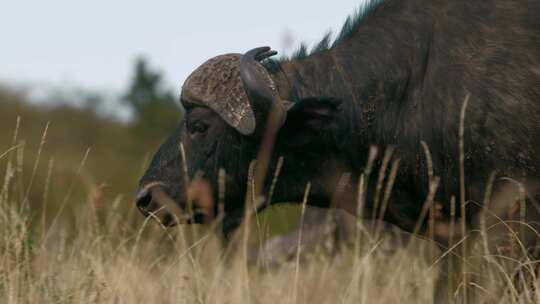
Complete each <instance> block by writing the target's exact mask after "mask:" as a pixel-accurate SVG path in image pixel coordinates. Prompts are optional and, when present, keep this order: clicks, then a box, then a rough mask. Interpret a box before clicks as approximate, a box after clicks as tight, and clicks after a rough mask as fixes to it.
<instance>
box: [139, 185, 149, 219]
mask: <svg viewBox="0 0 540 304" xmlns="http://www.w3.org/2000/svg"><path fill="white" fill-rule="evenodd" d="M136 201H137V203H136V204H137V208H139V210H140V211H141V212H142V213H143V214H144V215H145V216H146V215H148V210H147V208H148V205H150V203H151V202H152V192H151V191H148V189H144V190H142V191H141V192H139V194H137V197H136Z"/></svg>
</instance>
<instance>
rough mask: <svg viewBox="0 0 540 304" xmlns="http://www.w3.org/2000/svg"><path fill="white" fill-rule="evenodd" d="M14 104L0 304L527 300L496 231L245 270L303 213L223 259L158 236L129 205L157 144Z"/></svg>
mask: <svg viewBox="0 0 540 304" xmlns="http://www.w3.org/2000/svg"><path fill="white" fill-rule="evenodd" d="M2 98H3V99H2ZM17 98H19V97H17V96H7V95H2V96H0V107H1V108H0V128H1V130H2V131H1V132H2V136H1V138H0V170H1V171H0V174H1V175H0V176H1V177H0V303H6V304H8V303H9V304H12V303H13V304H14V303H29V304H30V303H32V304H33V303H231V304H232V303H239V304H242V303H440V302H442V301H443V299H444V297H448V298H450V299H451V300H450V301H451V302H456V303H465V302H467V303H537V302H536V301H538V299H540V294H539V293H540V291H539V287H540V281H539V280H538V279H537V278H536V274H535V273H536V272H535V269H536V262H537V261H531V260H529V259H527V258H526V257H523V254H521V253H520V250H519V248H520V247H519V240H512V236H513V235H514V234H513V226H511V225H508V226H506V225H505V224H504V223H497V224H494V225H493V226H483V229H482V230H480V231H469V232H467V234H466V235H465V236H464V237H463V236H460V237H456V239H455V241H454V242H453V244H454V245H453V246H452V247H451V248H438V249H437V250H436V251H435V250H434V249H433V246H432V244H431V243H430V242H428V241H425V240H422V239H413V240H412V241H411V243H409V245H408V246H401V247H396V246H394V244H393V240H394V239H393V238H392V237H390V236H389V235H386V234H384V233H383V234H381V236H379V237H374V236H372V235H366V234H365V233H363V232H358V234H357V235H356V237H353V238H352V239H351V240H349V241H347V242H345V243H344V244H343V245H342V246H340V247H339V248H334V247H335V246H332V244H331V245H330V246H326V245H325V244H328V242H321V244H322V245H321V246H320V247H317V248H307V247H306V248H304V247H302V246H300V247H298V246H295V247H293V248H292V249H293V250H292V252H294V254H293V255H292V256H288V257H287V258H286V259H284V260H282V261H281V262H279V263H278V264H277V265H275V264H272V265H268V264H266V263H264V261H260V262H259V263H248V257H249V251H250V250H251V249H250V248H253V247H257V246H259V245H260V244H262V242H263V240H265V239H267V238H268V234H269V233H270V232H271V234H272V235H276V234H277V233H278V232H279V233H282V232H284V231H286V230H290V227H292V226H293V225H295V224H296V223H297V222H298V221H300V223H301V222H302V214H303V212H301V210H299V208H289V207H281V208H274V209H273V210H270V211H269V212H266V213H265V214H263V215H261V216H260V217H258V218H251V223H248V224H246V225H244V227H243V228H242V230H241V231H240V234H239V237H238V238H237V239H235V240H233V241H232V243H231V244H230V246H228V247H227V248H224V246H223V240H221V239H220V237H219V234H218V233H216V232H215V229H214V228H215V227H202V226H192V227H179V228H173V229H164V228H162V227H160V226H159V225H158V224H157V223H155V222H153V221H149V220H144V219H143V218H142V216H140V215H139V213H138V211H137V210H135V208H134V204H133V203H132V201H131V197H132V195H133V192H132V191H133V189H135V188H136V181H137V178H138V177H139V176H140V174H141V173H142V171H143V169H144V168H145V165H146V162H147V160H148V156H149V155H151V153H152V152H153V151H152V149H155V147H156V146H157V145H158V141H156V142H153V143H151V144H145V145H144V148H145V149H148V151H145V150H142V148H141V145H140V144H138V142H137V139H136V138H135V137H132V134H131V133H130V131H129V128H128V127H127V126H124V125H122V124H119V123H115V122H112V121H108V120H105V119H99V118H97V117H92V116H89V115H88V114H85V113H83V112H81V111H79V110H74V109H70V108H54V109H43V108H37V107H33V106H28V105H26V104H24V103H22V101H17V100H16V99H17ZM253 219H255V220H253ZM255 223H258V225H256V224H255ZM360 224H362V223H360ZM495 225H499V226H503V227H506V228H508V229H507V230H505V231H506V233H507V234H505V235H508V238H509V241H510V243H516V244H517V246H516V248H517V249H516V250H502V249H501V250H497V249H493V248H491V247H492V246H488V245H486V243H487V241H488V239H487V238H488V236H489V235H490V231H491V229H492V228H493V227H494V226H495ZM269 231H270V232H269ZM302 231H304V230H302ZM358 231H361V230H360V229H359V230H358ZM305 233H307V232H305ZM463 244H467V247H466V248H467V250H463V247H462V245H463ZM518 270H520V271H518ZM447 272H450V273H451V275H450V276H448V277H447V280H443V279H441V277H444V273H447ZM441 282H443V283H441ZM463 282H466V285H463V284H462V283H463ZM464 291H465V292H464Z"/></svg>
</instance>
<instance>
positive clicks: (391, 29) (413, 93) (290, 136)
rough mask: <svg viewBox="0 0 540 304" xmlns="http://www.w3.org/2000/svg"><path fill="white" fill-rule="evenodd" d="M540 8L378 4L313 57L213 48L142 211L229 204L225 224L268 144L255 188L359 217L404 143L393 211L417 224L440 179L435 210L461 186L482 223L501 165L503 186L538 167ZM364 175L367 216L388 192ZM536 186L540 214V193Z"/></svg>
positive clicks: (188, 219)
mask: <svg viewBox="0 0 540 304" xmlns="http://www.w3.org/2000/svg"><path fill="white" fill-rule="evenodd" d="M539 13H540V2H539V1H537V0H516V1H507V0H483V1H470V0H451V1H450V0H410V1H399V0H383V1H372V2H371V3H370V4H369V5H367V6H366V7H365V9H363V10H361V11H360V12H359V13H357V14H356V15H355V16H354V17H352V18H349V19H348V20H347V22H346V23H345V26H344V27H343V30H342V31H341V33H340V34H339V36H338V37H337V38H336V39H334V41H333V42H332V41H330V38H329V37H328V36H327V37H325V39H323V40H322V41H321V42H320V43H319V44H318V45H317V46H316V47H315V48H314V49H313V50H311V51H310V52H308V51H307V50H306V48H305V47H302V48H301V49H300V50H299V51H298V52H297V53H296V54H295V55H294V56H292V57H291V58H282V59H279V60H271V59H270V58H269V57H271V56H273V55H275V52H274V51H271V50H270V48H267V47H263V48H256V49H253V50H251V51H249V52H247V53H245V54H243V55H242V54H226V55H221V56H217V57H215V58H212V59H210V60H208V61H207V62H205V63H204V64H202V65H201V66H200V67H199V68H197V69H196V70H195V71H194V72H193V73H192V74H191V75H190V76H189V77H188V79H187V80H186V81H185V83H184V84H183V87H182V93H181V102H182V105H183V106H184V108H185V110H186V112H185V115H184V117H183V119H182V121H181V122H180V125H179V126H178V128H177V130H176V131H175V132H174V133H173V134H172V136H171V137H170V138H169V139H168V140H167V141H166V142H165V143H164V144H163V145H162V147H161V148H160V149H159V151H158V152H157V153H156V155H155V157H154V158H153V160H152V162H151V164H150V166H149V168H148V170H147V172H146V174H145V175H144V176H143V177H142V179H141V181H140V189H139V195H138V198H137V206H138V208H139V209H140V210H141V211H142V212H143V213H144V214H145V215H149V214H151V213H153V214H155V215H156V216H157V217H158V218H160V220H161V221H162V222H163V223H164V224H165V225H174V224H175V223H178V222H181V223H201V222H205V221H208V220H209V219H210V218H211V216H210V215H209V214H217V213H219V212H220V210H219V208H220V207H219V206H220V204H218V203H217V202H220V201H222V202H223V204H222V206H223V210H221V212H224V215H225V225H224V226H225V228H224V229H225V230H227V231H229V230H231V229H233V228H234V227H235V225H236V223H238V222H239V219H240V218H241V216H242V214H243V210H244V206H245V201H246V200H245V198H246V194H247V187H248V183H247V180H248V175H249V174H250V172H252V170H250V164H251V163H252V160H254V159H256V158H258V155H259V158H260V155H261V154H260V153H261V152H260V151H261V146H263V148H265V147H266V148H268V147H270V148H272V149H271V154H269V155H267V164H268V166H267V169H268V170H262V172H264V173H265V174H266V175H265V176H263V179H262V181H263V182H261V184H260V185H259V186H260V189H258V190H259V191H257V192H258V193H263V194H268V193H269V191H270V188H272V189H275V191H273V195H272V196H271V202H270V203H274V202H300V201H302V199H303V197H304V194H305V188H306V185H307V184H308V183H310V185H311V189H310V195H309V200H308V204H311V205H315V206H319V207H332V206H334V205H335V206H336V207H341V208H344V209H346V210H349V211H353V212H355V211H356V196H357V195H358V191H357V189H358V183H359V178H360V175H361V173H363V172H364V167H365V165H366V163H367V160H368V155H369V151H370V147H371V146H372V145H373V146H377V147H379V151H384V150H386V149H387V148H389V147H391V149H393V154H392V156H391V158H387V161H388V160H389V162H386V161H383V160H382V157H379V158H378V160H376V161H375V162H374V164H373V166H374V167H373V169H372V171H373V172H378V171H380V170H381V166H384V167H383V168H382V171H385V172H388V171H390V167H391V165H390V164H391V163H392V160H397V159H399V160H400V161H399V166H397V162H395V164H396V169H397V170H396V171H395V182H394V185H393V189H392V191H391V195H390V196H389V197H388V205H387V207H386V210H385V211H384V215H383V216H384V220H385V221H388V222H390V223H393V224H395V225H398V226H399V227H401V228H403V229H405V230H409V231H411V230H413V229H414V228H415V226H416V221H417V219H418V218H419V216H420V215H421V214H422V212H423V205H424V202H425V201H426V197H428V194H429V187H428V185H429V184H430V179H431V180H434V179H435V178H434V177H433V176H436V177H439V183H438V187H437V188H436V191H435V192H434V193H433V201H435V202H437V204H438V206H440V210H438V211H437V212H438V213H439V216H440V217H442V218H449V217H450V213H451V209H452V208H451V203H450V202H451V198H452V197H453V196H454V197H457V201H458V202H459V201H461V200H466V201H467V202H469V203H468V204H467V209H465V210H466V211H467V216H466V220H467V222H468V223H474V215H476V214H478V211H479V210H480V206H481V205H482V202H483V201H484V193H485V189H486V186H487V185H488V180H489V179H490V178H489V177H490V176H491V175H492V172H496V173H495V175H494V176H495V179H494V181H495V182H494V183H493V191H494V192H497V191H499V189H503V188H504V185H505V184H507V183H508V182H509V181H510V180H511V179H512V180H515V181H518V182H520V183H522V184H523V185H534V181H535V180H536V179H537V178H540V18H539V17H538V14H539ZM465 101H468V102H467V103H466V107H465V106H464V104H465ZM462 110H464V112H463V114H464V115H462V114H461V112H462ZM272 117H273V118H272ZM272 119H273V120H272ZM462 119H464V120H463V121H464V135H463V137H462V139H463V140H462V141H463V154H462V156H463V160H462V161H463V166H460V157H459V156H460V153H459V151H460V134H459V133H460V132H459V131H460V121H461V120H462ZM268 121H274V122H276V124H274V125H275V128H274V129H275V130H274V131H275V133H276V134H275V137H272V136H267V135H268V132H267V130H268V128H267V126H274V125H272V124H270V123H267V122H268ZM270 133H272V132H270ZM270 135H272V134H270ZM422 143H425V144H422ZM265 145H266V146H265ZM425 147H428V148H429V149H430V153H431V159H432V168H431V170H430V167H431V166H428V165H429V163H428V161H426V153H425V150H424V148H425ZM268 153H270V152H268ZM382 154H383V153H379V156H380V155H382ZM388 156H390V154H389V153H388ZM460 168H463V169H464V171H463V172H460V171H461V170H460ZM278 169H279V170H278ZM276 171H279V178H277V181H276V183H275V184H274V185H273V181H274V179H273V178H272V176H273V175H274V174H275V172H276ZM430 172H432V173H433V174H431V173H430ZM463 173H464V175H463ZM460 175H463V177H464V179H462V178H460ZM344 176H345V178H344ZM387 179H388V178H387ZM193 180H198V181H202V182H199V183H198V185H199V186H200V185H202V186H201V187H205V188H206V189H211V190H210V191H209V192H208V193H209V194H208V195H207V197H206V198H205V199H202V200H201V199H200V198H199V199H193V200H192V199H191V198H190V199H189V200H188V197H189V195H188V188H190V187H188V183H190V182H189V181H193ZM370 180H373V179H370ZM462 181H463V182H464V185H460V183H461V182H462ZM371 184H376V181H373V182H371ZM368 186H369V187H367V189H368V191H367V194H366V195H367V198H366V199H365V202H366V205H365V212H363V214H364V216H366V217H368V216H371V215H372V214H376V213H379V211H378V210H375V211H376V213H375V212H374V210H373V209H374V208H376V206H375V205H374V201H376V200H377V198H376V196H377V190H375V189H376V188H377V187H376V186H371V185H368ZM463 186H466V187H465V189H463ZM527 187H528V188H527V191H528V192H527V193H528V198H527V202H528V203H529V204H530V207H528V209H527V210H528V211H531V212H533V211H534V210H535V208H536V207H537V206H536V205H535V204H533V203H534V201H535V199H534V197H535V196H536V199H538V193H539V191H536V190H535V189H534V188H535V187H534V186H530V187H529V186H527ZM199 188H200V187H199ZM338 188H341V189H343V191H341V192H342V195H341V196H340V197H339V198H336V197H335V196H336V189H338ZM462 190H463V192H461V191H462ZM196 192H197V191H196ZM199 192H200V191H199ZM267 197H268V195H267ZM188 201H190V202H191V201H193V206H188V205H189V204H188ZM379 201H380V200H379ZM163 206H169V207H170V208H164V207H163ZM458 206H459V204H458ZM508 207H510V206H508ZM160 208H163V209H160ZM191 208H193V209H191ZM171 209H176V210H177V211H178V213H174V212H173V211H171ZM188 210H189V211H190V212H187V211H188ZM173 214H174V216H173ZM460 214H461V213H460V210H459V208H458V210H457V217H460Z"/></svg>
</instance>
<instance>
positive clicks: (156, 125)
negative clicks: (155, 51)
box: [122, 57, 182, 140]
mask: <svg viewBox="0 0 540 304" xmlns="http://www.w3.org/2000/svg"><path fill="white" fill-rule="evenodd" d="M122 101H123V102H124V104H126V105H127V106H128V107H129V108H130V110H131V111H132V113H133V127H134V131H135V133H136V134H138V135H139V136H140V137H143V138H145V139H149V138H151V139H159V140H161V139H162V138H164V137H165V136H167V135H168V134H169V133H170V132H171V131H172V130H173V129H174V128H175V127H176V125H177V124H178V121H179V119H180V117H181V114H182V110H181V108H180V104H179V102H178V100H177V98H176V97H175V94H174V93H173V92H171V91H170V90H169V89H168V88H166V86H165V84H164V80H163V77H162V75H161V73H159V72H158V71H156V70H153V69H152V68H151V67H149V64H148V63H147V61H146V60H145V59H144V58H142V57H140V58H138V59H137V60H136V62H135V67H134V74H133V76H132V79H131V83H130V85H129V87H128V90H127V92H126V93H125V94H124V96H123V98H122Z"/></svg>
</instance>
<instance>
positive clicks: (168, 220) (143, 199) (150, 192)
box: [135, 183, 189, 227]
mask: <svg viewBox="0 0 540 304" xmlns="http://www.w3.org/2000/svg"><path fill="white" fill-rule="evenodd" d="M135 200H136V205H137V208H138V209H139V210H140V211H141V213H142V214H143V215H144V216H146V217H152V218H153V219H155V220H157V221H159V222H161V224H163V225H164V226H166V227H171V226H174V225H176V224H182V223H186V222H187V221H189V219H188V215H187V214H186V213H185V212H184V210H182V209H181V208H180V207H179V206H178V204H177V203H176V202H175V201H174V200H173V199H172V198H171V197H170V196H169V195H168V194H167V193H166V192H165V188H164V186H163V185H161V184H157V183H156V184H149V185H146V186H144V187H141V189H140V190H139V193H138V194H137V196H136V199H135Z"/></svg>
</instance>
